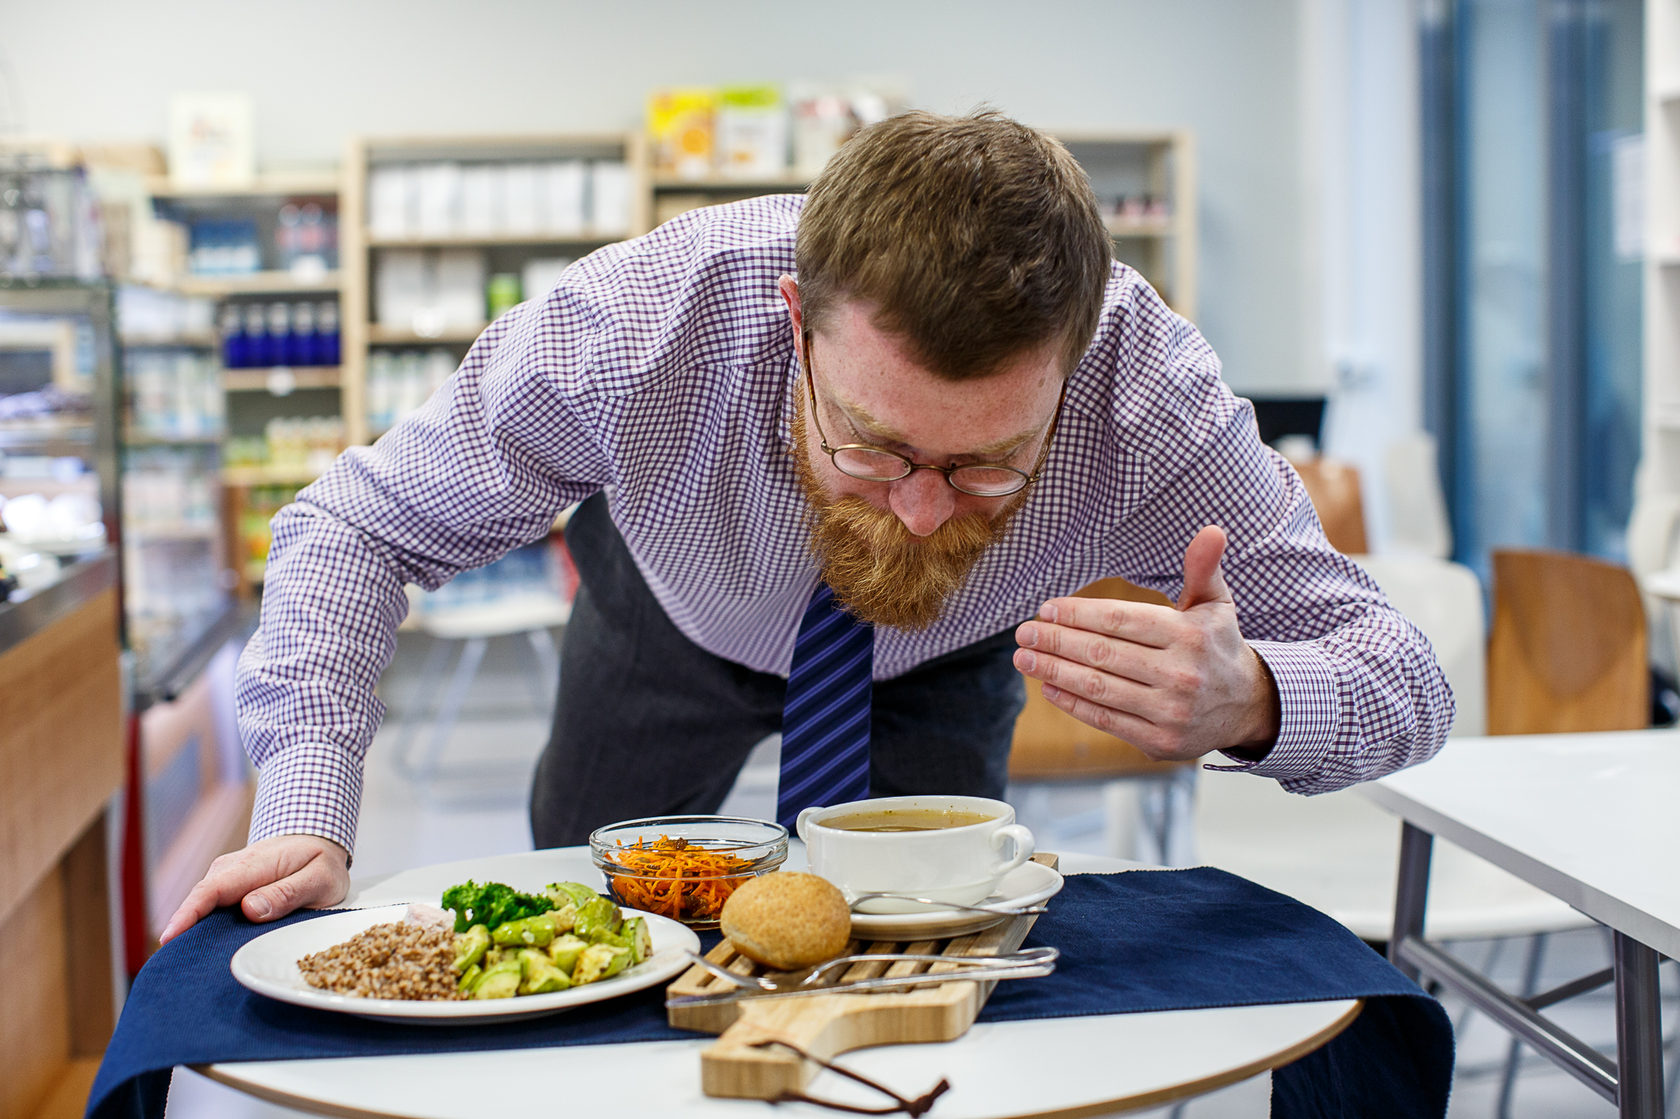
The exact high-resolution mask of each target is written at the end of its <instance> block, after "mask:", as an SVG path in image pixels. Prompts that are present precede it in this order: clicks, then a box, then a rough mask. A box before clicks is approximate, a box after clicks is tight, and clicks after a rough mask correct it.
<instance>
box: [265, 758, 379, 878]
mask: <svg viewBox="0 0 1680 1119" xmlns="http://www.w3.org/2000/svg"><path fill="white" fill-rule="evenodd" d="M361 803H362V767H361V764H360V763H359V762H358V761H357V760H356V759H354V758H351V757H349V756H347V755H346V754H345V752H344V751H343V750H342V749H339V748H337V747H333V746H327V745H324V744H322V743H304V744H302V745H298V746H293V747H291V748H290V749H287V750H284V751H282V752H281V753H279V754H276V755H274V756H273V757H271V758H268V759H267V760H266V761H264V762H263V764H262V765H261V766H259V767H258V769H257V797H256V803H255V804H254V805H253V806H252V808H251V835H250V842H252V843H255V842H257V840H259V839H267V838H269V837H270V836H275V835H318V836H321V837H322V838H324V839H330V840H332V841H333V842H334V843H337V844H338V845H339V846H341V847H343V848H344V849H345V850H346V851H354V850H355V847H356V816H357V814H358V812H359V811H360V809H361Z"/></svg>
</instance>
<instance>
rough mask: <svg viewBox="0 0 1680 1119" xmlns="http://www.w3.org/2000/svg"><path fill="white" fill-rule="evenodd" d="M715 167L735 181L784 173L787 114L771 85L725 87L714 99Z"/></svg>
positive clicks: (779, 93) (770, 176)
mask: <svg viewBox="0 0 1680 1119" xmlns="http://www.w3.org/2000/svg"><path fill="white" fill-rule="evenodd" d="M717 165H718V171H719V172H720V173H721V174H724V175H729V176H733V177H736V178H753V177H759V178H772V177H774V176H777V175H780V174H781V173H782V172H783V171H785V170H787V165H788V114H787V106H786V105H785V104H783V102H782V91H781V90H780V89H778V88H777V87H776V86H773V85H741V86H726V87H724V88H723V89H720V90H719V91H718V98H717Z"/></svg>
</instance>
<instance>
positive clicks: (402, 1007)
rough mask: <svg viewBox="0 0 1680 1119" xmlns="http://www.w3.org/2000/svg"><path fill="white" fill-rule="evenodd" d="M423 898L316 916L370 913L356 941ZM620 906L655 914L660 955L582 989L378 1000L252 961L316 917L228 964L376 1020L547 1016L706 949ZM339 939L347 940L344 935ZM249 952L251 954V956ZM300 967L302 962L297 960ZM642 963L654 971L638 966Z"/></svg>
mask: <svg viewBox="0 0 1680 1119" xmlns="http://www.w3.org/2000/svg"><path fill="white" fill-rule="evenodd" d="M415 904H429V903H416V902H412V901H407V902H392V903H388V904H385V905H373V906H364V907H357V908H352V909H332V910H326V911H324V912H323V913H322V915H321V917H320V918H315V919H313V920H323V919H332V918H335V917H336V918H352V917H363V918H366V919H367V920H366V923H365V924H361V925H359V927H357V928H355V929H354V930H352V931H349V932H346V933H345V934H344V939H348V938H349V937H352V936H355V935H356V933H357V932H360V931H362V930H363V929H366V928H368V927H371V926H372V925H377V924H381V923H383V921H384V920H391V919H394V920H399V921H400V920H401V919H402V918H403V916H405V915H406V914H407V912H408V908H409V906H411V905H415ZM620 908H621V909H622V910H623V912H624V913H625V915H627V916H632V917H644V918H647V920H648V928H649V931H650V932H651V933H652V934H653V936H654V943H655V951H654V954H653V955H652V956H650V957H648V959H646V960H644V961H642V962H641V963H640V964H637V965H636V967H635V968H631V969H630V970H628V971H626V972H624V973H623V974H622V975H618V976H614V977H613V978H612V979H611V980H603V981H602V982H600V983H590V984H586V985H584V986H581V987H572V988H569V989H567V990H565V991H552V992H549V993H547V994H541V995H524V996H520V997H518V998H511V999H481V1000H442V999H372V998H365V997H363V996H360V995H345V994H339V993H337V992H332V991H322V990H320V989H319V988H315V987H309V986H308V985H307V984H305V985H304V987H302V988H299V987H292V986H288V985H285V984H282V983H277V982H275V981H273V980H271V979H269V978H268V977H266V976H263V975H258V974H256V973H254V972H253V971H251V968H250V961H251V959H252V958H253V956H254V955H256V954H257V953H258V952H260V949H258V948H257V946H258V945H259V944H261V943H262V942H263V941H264V940H267V939H268V938H270V937H274V936H276V935H277V934H283V933H290V932H292V931H293V930H295V929H297V928H299V927H300V926H303V925H306V924H309V923H312V921H311V922H295V923H293V924H290V925H286V926H284V927H282V928H278V929H269V930H268V931H267V932H264V933H262V934H261V935H259V936H255V937H253V938H252V939H250V940H248V941H246V942H245V943H244V944H242V945H240V946H239V948H238V950H236V951H235V952H234V953H233V956H232V957H231V958H230V959H229V960H228V969H229V971H231V972H232V974H233V978H234V980H235V981H236V982H237V983H239V985H240V986H242V987H244V988H245V989H246V990H248V991H251V992H252V993H254V994H258V995H261V996H263V997H264V998H271V999H274V1000H275V1001H277V1002H284V1003H289V1004H291V1005H293V1006H302V1007H306V1008H308V1009H311V1010H323V1011H327V1012H330V1013H341V1014H351V1015H355V1016H356V1017H360V1018H373V1019H377V1020H380V1021H388V1022H411V1023H417V1024H433V1025H454V1024H458V1023H459V1024H464V1023H474V1022H478V1023H486V1022H493V1021H498V1020H504V1019H508V1018H523V1017H529V1016H533V1015H539V1014H557V1013H560V1012H561V1011H564V1010H569V1009H571V1008H572V1007H576V1006H585V1005H588V1004H589V1003H592V1002H600V1001H603V1000H605V999H610V998H616V997H617V996H619V995H628V994H633V993H634V992H636V991H641V990H645V989H647V988H648V987H652V986H655V985H657V984H659V983H663V982H665V981H666V980H667V979H670V978H672V977H673V976H676V975H680V974H681V973H682V971H683V970H684V969H686V968H687V967H688V965H689V960H688V957H687V956H686V955H685V952H697V951H699V949H700V938H699V937H698V936H697V935H696V934H695V932H694V930H693V929H690V928H688V927H687V926H686V925H683V924H682V923H681V922H678V921H673V920H671V919H670V918H669V917H662V916H660V915H659V914H657V913H648V912H646V911H644V910H640V909H631V908H628V907H620ZM345 923H346V924H357V922H355V921H346V922H345ZM672 938H674V939H672ZM667 939H670V940H671V942H670V943H667V944H663V945H662V944H661V943H660V942H661V941H662V940H667ZM334 943H339V941H335V942H334ZM272 945H273V942H272V941H271V942H270V947H272ZM241 957H243V960H242V959H241ZM293 966H294V967H295V966H296V963H295V961H294V963H293ZM637 969H646V970H643V971H639V972H638V971H637ZM619 979H629V980H631V982H628V983H623V984H621V983H619V982H617V980H619ZM298 981H299V982H302V973H301V972H299V973H298ZM567 996H570V997H567ZM475 1003H476V1005H475Z"/></svg>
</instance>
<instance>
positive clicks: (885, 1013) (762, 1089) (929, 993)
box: [666, 852, 1056, 1100]
mask: <svg viewBox="0 0 1680 1119" xmlns="http://www.w3.org/2000/svg"><path fill="white" fill-rule="evenodd" d="M1033 861H1034V862H1038V863H1042V864H1043V865H1045V866H1048V867H1052V868H1054V867H1055V866H1056V856H1055V855H1052V854H1048V853H1042V852H1041V853H1040V854H1037V855H1034V856H1033ZM1037 919H1038V918H1037V917H1035V916H1025V917H1009V918H1006V919H1004V920H1003V921H1001V922H999V923H998V924H995V925H992V926H991V927H989V928H985V929H981V930H980V931H979V932H974V933H969V934H968V935H966V936H955V937H947V938H941V939H938V940H919V941H890V940H854V941H852V942H851V944H850V945H848V946H847V948H846V952H847V953H848V954H851V953H872V954H873V953H882V952H918V953H926V954H930V955H942V956H953V957H957V956H995V955H998V954H1000V953H1004V952H1012V951H1014V950H1015V949H1016V948H1019V947H1020V946H1021V942H1022V941H1023V940H1025V939H1026V936H1027V931H1028V930H1029V929H1031V928H1032V926H1033V922H1034V921H1036V920H1037ZM706 958H707V959H709V960H711V961H712V962H713V963H717V964H721V965H723V966H724V967H726V968H728V969H729V970H730V971H735V972H739V973H741V974H742V975H756V974H761V973H763V972H764V971H766V970H767V969H765V968H764V967H763V966H762V965H760V964H757V963H755V962H753V961H752V960H749V959H747V958H746V957H745V956H742V955H741V954H740V953H739V952H737V951H736V950H735V946H734V945H733V944H731V943H730V942H729V941H728V940H727V939H725V940H724V941H722V942H721V943H720V944H718V946H717V947H716V948H713V949H712V950H711V951H710V952H708V953H706ZM957 966H958V965H956V964H938V963H935V964H927V963H915V962H906V961H897V962H887V961H883V962H880V963H870V962H867V961H865V962H861V963H857V964H854V965H852V966H851V967H850V968H848V969H847V970H846V973H845V975H844V976H843V977H842V980H841V981H842V982H844V981H846V980H852V979H863V978H872V977H875V976H880V975H892V976H899V975H918V974H926V975H927V976H928V983H927V985H926V986H917V987H913V988H910V989H908V990H902V991H875V992H857V993H853V994H836V995H809V996H804V997H800V998H791V999H777V998H749V999H742V1000H740V1001H739V1002H725V1003H713V1004H710V1005H703V1006H673V1007H670V1008H669V1009H668V1011H667V1017H668V1018H669V1020H670V1023H671V1025H673V1026H677V1027H679V1028H682V1029H688V1030H700V1031H702V1032H705V1033H715V1034H719V1035H720V1036H719V1037H718V1040H717V1041H716V1042H714V1043H713V1044H712V1045H711V1046H709V1047H708V1048H707V1049H706V1050H705V1051H704V1052H703V1053H701V1055H700V1086H701V1090H702V1091H704V1092H705V1093H706V1095H708V1096H728V1097H733V1098H741V1099H759V1100H773V1099H776V1098H777V1097H778V1096H780V1095H782V1094H783V1093H784V1092H798V1091H801V1090H802V1089H803V1088H804V1087H805V1085H806V1084H807V1083H809V1082H810V1080H811V1079H812V1078H813V1077H814V1076H815V1075H816V1074H817V1072H818V1066H817V1065H816V1064H815V1063H813V1062H811V1061H805V1060H801V1059H800V1058H799V1057H798V1056H797V1055H796V1054H794V1053H793V1052H791V1051H789V1050H787V1049H784V1048H781V1047H780V1046H767V1047H764V1048H759V1047H758V1046H759V1044H760V1043H762V1042H765V1041H786V1042H789V1043H790V1044H792V1045H795V1046H797V1047H798V1048H799V1049H801V1050H802V1051H804V1052H806V1053H809V1054H810V1055H811V1056H813V1057H816V1058H818V1059H820V1060H824V1061H827V1060H832V1059H833V1058H834V1057H835V1056H836V1055H837V1054H840V1053H844V1052H847V1051H848V1050H852V1049H863V1048H866V1047H868V1046H871V1045H900V1044H906V1043H909V1042H919V1041H950V1040H951V1039H953V1038H957V1037H961V1036H962V1035H963V1034H964V1033H966V1032H967V1031H968V1027H969V1026H971V1025H973V1024H974V1019H975V1017H976V1016H978V1015H979V1013H980V1007H981V1006H983V1005H984V1004H985V1002H986V998H987V996H989V995H990V994H991V993H992V988H993V987H995V986H996V985H997V980H980V981H976V980H972V979H942V978H940V976H941V974H942V973H945V972H949V971H951V970H953V969H954V968H956V967H957ZM1015 982H1022V980H1015ZM1025 982H1031V980H1025ZM730 989H732V988H730V987H728V985H727V984H725V983H724V982H723V981H722V980H720V979H718V978H717V977H716V976H715V975H712V974H711V973H709V972H707V971H706V969H704V968H702V967H701V966H700V965H698V964H695V965H694V966H693V967H691V968H689V969H688V970H687V971H686V972H684V973H683V974H682V975H680V976H678V977H677V978H676V979H675V980H674V981H673V982H672V983H671V985H670V986H669V987H668V988H666V994H667V996H669V997H679V996H693V995H710V994H718V993H722V992H724V991H727V990H730Z"/></svg>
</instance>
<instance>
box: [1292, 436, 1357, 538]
mask: <svg viewBox="0 0 1680 1119" xmlns="http://www.w3.org/2000/svg"><path fill="white" fill-rule="evenodd" d="M1290 465H1291V466H1293V467H1294V468H1295V472H1296V473H1297V474H1299V475H1300V476H1301V482H1302V483H1303V484H1304V485H1305V486H1306V487H1307V497H1308V498H1310V499H1311V500H1312V504H1313V509H1314V510H1315V511H1317V513H1318V520H1319V523H1320V524H1322V525H1323V526H1324V535H1325V536H1326V537H1328V538H1329V540H1330V546H1331V547H1332V548H1334V549H1336V550H1337V551H1338V552H1343V553H1346V554H1349V555H1358V554H1362V553H1364V552H1366V551H1368V550H1369V549H1368V546H1367V544H1366V538H1365V502H1364V499H1363V497H1361V495H1360V490H1359V468H1358V467H1356V466H1354V465H1353V464H1352V463H1349V462H1342V461H1339V460H1337V459H1328V458H1322V457H1321V458H1311V459H1302V460H1300V461H1297V462H1291V463H1290Z"/></svg>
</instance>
